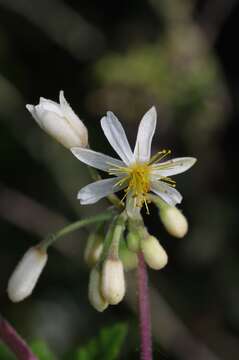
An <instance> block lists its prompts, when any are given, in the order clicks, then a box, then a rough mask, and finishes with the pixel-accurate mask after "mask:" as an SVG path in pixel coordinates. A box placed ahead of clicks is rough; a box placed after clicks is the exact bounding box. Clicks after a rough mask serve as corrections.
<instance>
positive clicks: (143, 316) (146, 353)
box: [137, 252, 152, 360]
mask: <svg viewBox="0 0 239 360" xmlns="http://www.w3.org/2000/svg"><path fill="white" fill-rule="evenodd" d="M138 259H139V263H138V271H137V272H138V303H139V304H138V305H139V325H140V340H141V341H140V346H141V354H140V355H141V360H152V336H151V316H150V304H149V287H148V275H147V268H146V264H145V261H144V255H143V254H142V252H140V253H139V255H138Z"/></svg>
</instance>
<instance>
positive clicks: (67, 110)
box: [59, 90, 88, 147]
mask: <svg viewBox="0 0 239 360" xmlns="http://www.w3.org/2000/svg"><path fill="white" fill-rule="evenodd" d="M59 100H60V108H61V111H62V113H63V116H64V117H65V120H66V121H67V122H68V124H69V125H70V126H71V127H72V129H73V130H74V131H75V132H76V134H78V136H79V138H80V139H81V146H82V147H86V146H87V145H88V131H87V128H86V127H85V125H84V123H83V122H82V121H81V120H80V118H79V117H78V116H77V115H76V113H75V112H74V111H73V110H72V108H71V106H70V104H69V103H68V102H67V100H66V98H65V97H64V92H63V90H61V91H60V95H59Z"/></svg>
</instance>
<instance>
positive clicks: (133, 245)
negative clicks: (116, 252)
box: [127, 232, 140, 253]
mask: <svg viewBox="0 0 239 360" xmlns="http://www.w3.org/2000/svg"><path fill="white" fill-rule="evenodd" d="M127 245H128V248H129V249H130V250H131V251H133V252H136V253H137V252H138V251H139V250H140V241H139V236H138V235H137V234H136V233H134V232H129V233H128V235H127Z"/></svg>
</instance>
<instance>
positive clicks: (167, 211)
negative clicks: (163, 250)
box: [160, 206, 188, 238]
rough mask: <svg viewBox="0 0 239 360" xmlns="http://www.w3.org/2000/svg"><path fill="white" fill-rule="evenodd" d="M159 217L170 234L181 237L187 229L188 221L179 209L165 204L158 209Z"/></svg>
mask: <svg viewBox="0 0 239 360" xmlns="http://www.w3.org/2000/svg"><path fill="white" fill-rule="evenodd" d="M160 218H161V220H162V223H163V224H164V226H165V228H166V230H167V231H168V232H169V234H170V235H172V236H175V237H177V238H182V237H184V236H185V235H186V233H187V231H188V222H187V219H186V218H185V216H184V215H183V214H182V213H181V211H180V210H179V209H177V208H176V207H174V206H165V207H163V208H162V210H160Z"/></svg>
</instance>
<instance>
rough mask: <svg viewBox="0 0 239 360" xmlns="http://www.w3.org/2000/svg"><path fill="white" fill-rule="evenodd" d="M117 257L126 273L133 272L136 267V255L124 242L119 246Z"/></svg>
mask: <svg viewBox="0 0 239 360" xmlns="http://www.w3.org/2000/svg"><path fill="white" fill-rule="evenodd" d="M119 257H120V259H121V261H122V263H123V266H124V270H126V271H129V270H133V269H135V268H136V267H137V265H138V257H137V255H136V254H135V253H134V252H132V251H130V250H129V249H128V247H127V246H126V244H125V242H122V244H121V246H120V251H119Z"/></svg>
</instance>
